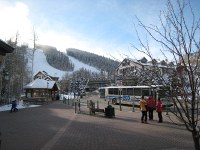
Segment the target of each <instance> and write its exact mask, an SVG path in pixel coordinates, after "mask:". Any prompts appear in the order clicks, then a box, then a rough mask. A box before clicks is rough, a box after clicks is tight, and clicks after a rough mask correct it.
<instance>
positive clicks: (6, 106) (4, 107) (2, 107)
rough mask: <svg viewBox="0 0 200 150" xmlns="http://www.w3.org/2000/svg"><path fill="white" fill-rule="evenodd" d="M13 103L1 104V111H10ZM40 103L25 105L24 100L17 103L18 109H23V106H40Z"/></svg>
mask: <svg viewBox="0 0 200 150" xmlns="http://www.w3.org/2000/svg"><path fill="white" fill-rule="evenodd" d="M11 106H12V104H8V105H2V106H0V111H10V109H11ZM39 106H40V105H24V104H23V101H19V103H18V104H17V109H23V108H32V107H39Z"/></svg>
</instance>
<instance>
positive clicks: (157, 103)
mask: <svg viewBox="0 0 200 150" xmlns="http://www.w3.org/2000/svg"><path fill="white" fill-rule="evenodd" d="M162 111H163V105H162V102H161V100H160V98H158V101H157V102H156V112H157V113H158V118H159V121H158V122H159V123H161V122H163V118H162Z"/></svg>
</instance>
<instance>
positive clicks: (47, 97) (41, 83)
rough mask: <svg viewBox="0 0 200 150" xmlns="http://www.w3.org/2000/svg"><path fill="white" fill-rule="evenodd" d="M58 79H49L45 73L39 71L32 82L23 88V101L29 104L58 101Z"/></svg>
mask: <svg viewBox="0 0 200 150" xmlns="http://www.w3.org/2000/svg"><path fill="white" fill-rule="evenodd" d="M57 80H58V77H51V76H49V75H48V74H47V73H46V72H45V71H39V72H38V73H37V74H36V75H35V76H34V80H33V81H32V82H30V83H29V84H27V85H25V86H24V90H25V97H24V98H23V100H26V101H31V102H35V103H37V102H48V101H53V100H58V99H59V98H58V96H59V90H60V88H59V86H58V84H57Z"/></svg>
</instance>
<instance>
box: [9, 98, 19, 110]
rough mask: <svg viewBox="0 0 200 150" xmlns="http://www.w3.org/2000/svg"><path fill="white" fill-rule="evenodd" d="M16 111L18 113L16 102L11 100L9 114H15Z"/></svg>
mask: <svg viewBox="0 0 200 150" xmlns="http://www.w3.org/2000/svg"><path fill="white" fill-rule="evenodd" d="M16 111H18V109H17V101H16V100H13V101H12V107H11V110H10V112H11V113H12V112H16Z"/></svg>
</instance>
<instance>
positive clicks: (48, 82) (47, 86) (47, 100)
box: [47, 81, 49, 101]
mask: <svg viewBox="0 0 200 150" xmlns="http://www.w3.org/2000/svg"><path fill="white" fill-rule="evenodd" d="M48 89H49V82H48V81H47V101H48Z"/></svg>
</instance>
